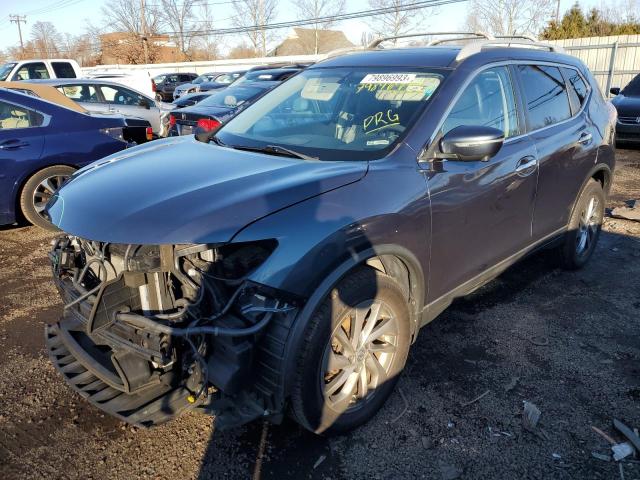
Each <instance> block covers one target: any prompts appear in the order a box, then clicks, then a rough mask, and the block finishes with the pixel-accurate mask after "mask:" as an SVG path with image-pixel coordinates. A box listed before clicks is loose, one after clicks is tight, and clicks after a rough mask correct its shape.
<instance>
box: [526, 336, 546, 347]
mask: <svg viewBox="0 0 640 480" xmlns="http://www.w3.org/2000/svg"><path fill="white" fill-rule="evenodd" d="M529 341H530V342H531V343H533V344H534V345H536V346H537V347H546V346H547V345H549V337H545V336H544V335H536V336H533V337H531V338H529Z"/></svg>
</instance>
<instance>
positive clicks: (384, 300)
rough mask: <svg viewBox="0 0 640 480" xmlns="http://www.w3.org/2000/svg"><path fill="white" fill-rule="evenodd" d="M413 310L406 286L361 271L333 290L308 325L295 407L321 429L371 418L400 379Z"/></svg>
mask: <svg viewBox="0 0 640 480" xmlns="http://www.w3.org/2000/svg"><path fill="white" fill-rule="evenodd" d="M409 344H410V335H409V310H408V307H407V301H406V299H405V297H404V296H403V294H402V289H401V288H400V286H399V285H398V284H397V283H396V282H395V281H394V280H393V279H392V278H390V277H388V276H387V275H384V274H382V273H380V272H378V271H376V270H374V269H372V268H361V269H359V270H358V271H357V272H355V273H354V274H352V275H350V276H349V277H347V278H345V279H344V280H342V281H341V282H340V284H338V286H337V287H336V288H335V289H334V290H333V291H332V292H331V294H330V296H329V297H328V298H327V299H326V300H325V302H324V303H323V304H322V305H321V307H320V308H319V309H318V310H317V311H316V313H315V314H314V316H313V318H312V319H311V321H310V322H309V325H308V326H307V330H306V332H305V341H304V344H303V346H302V349H301V353H300V358H299V361H298V371H297V377H296V383H295V386H294V391H293V393H292V406H293V411H294V416H295V418H296V420H297V421H298V422H299V423H300V424H301V425H303V426H304V427H306V428H308V429H309V430H312V431H314V432H316V433H327V434H332V433H341V432H346V431H348V430H351V429H353V428H355V427H357V426H359V425H361V424H363V423H365V422H366V421H367V420H369V419H370V418H371V417H372V416H373V415H375V414H376V412H377V411H378V410H379V409H380V408H381V407H382V405H383V404H384V402H385V401H386V399H387V398H388V397H389V395H390V394H391V392H392V391H393V388H394V386H395V384H396V382H397V381H398V378H399V375H400V373H401V371H402V369H403V368H404V365H405V363H406V360H407V354H408V351H409Z"/></svg>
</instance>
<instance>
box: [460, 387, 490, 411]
mask: <svg viewBox="0 0 640 480" xmlns="http://www.w3.org/2000/svg"><path fill="white" fill-rule="evenodd" d="M489 392H491V390H487V391H486V392H484V393H483V394H481V395H478V396H477V397H476V398H474V399H473V400H469V401H468V402H466V403H463V404H462V406H463V407H468V406H469V405H471V404H472V403H476V402H477V401H478V400H481V399H482V398H484V397H486V396H487V395H489Z"/></svg>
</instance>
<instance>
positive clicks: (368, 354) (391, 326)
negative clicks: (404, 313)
mask: <svg viewBox="0 0 640 480" xmlns="http://www.w3.org/2000/svg"><path fill="white" fill-rule="evenodd" d="M398 327H399V325H398V319H397V317H396V316H395V315H394V314H393V312H392V311H391V309H390V308H389V307H388V305H386V304H385V303H384V302H381V301H371V300H368V301H365V302H362V303H360V304H358V305H357V306H356V307H355V308H353V309H351V310H350V311H349V312H347V314H346V315H345V316H344V317H343V318H342V319H341V321H340V322H339V323H338V325H337V327H336V328H335V329H334V331H333V333H332V336H331V340H330V342H329V344H328V345H327V348H326V349H325V354H324V358H323V366H324V368H323V371H322V377H321V378H322V381H323V392H324V402H325V406H326V407H328V408H329V409H331V410H333V411H334V412H336V413H343V412H345V411H347V410H354V409H357V408H359V407H360V406H362V404H364V403H365V402H367V401H368V400H370V399H371V398H372V397H373V395H375V392H376V388H377V387H379V386H381V385H382V384H383V383H384V382H385V381H387V379H388V377H389V372H390V370H391V366H392V365H393V360H394V356H395V354H396V350H397V347H398V338H399V328H398Z"/></svg>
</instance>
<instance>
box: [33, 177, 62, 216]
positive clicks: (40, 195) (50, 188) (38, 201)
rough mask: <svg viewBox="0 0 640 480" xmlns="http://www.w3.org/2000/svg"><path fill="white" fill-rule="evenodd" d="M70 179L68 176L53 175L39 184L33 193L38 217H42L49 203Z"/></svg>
mask: <svg viewBox="0 0 640 480" xmlns="http://www.w3.org/2000/svg"><path fill="white" fill-rule="evenodd" d="M68 178H69V176H68V175H53V176H51V177H47V178H45V179H44V180H42V181H41V182H40V183H39V184H38V186H37V187H36V188H35V190H34V191H33V207H34V208H35V210H36V212H37V213H38V215H42V212H43V210H44V207H45V206H46V205H47V202H49V200H50V199H51V197H52V196H53V194H54V193H55V192H56V191H57V190H58V189H59V188H60V187H61V186H62V184H63V183H64V182H65V181H66V180H67V179H68Z"/></svg>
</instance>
